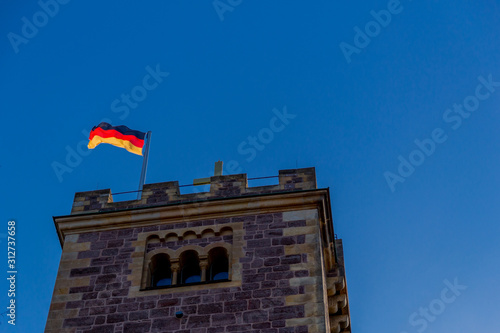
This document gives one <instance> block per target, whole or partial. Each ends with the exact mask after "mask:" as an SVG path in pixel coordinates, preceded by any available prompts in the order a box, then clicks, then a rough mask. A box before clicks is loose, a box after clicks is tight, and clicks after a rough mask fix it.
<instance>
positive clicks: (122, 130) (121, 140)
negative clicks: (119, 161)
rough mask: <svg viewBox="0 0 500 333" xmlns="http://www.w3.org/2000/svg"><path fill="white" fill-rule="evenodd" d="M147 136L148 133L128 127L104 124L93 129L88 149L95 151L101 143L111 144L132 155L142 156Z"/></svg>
mask: <svg viewBox="0 0 500 333" xmlns="http://www.w3.org/2000/svg"><path fill="white" fill-rule="evenodd" d="M145 135H146V133H143V132H139V131H134V130H131V129H130V128H128V127H127V126H111V125H110V124H108V123H104V122H103V123H100V124H99V125H97V126H94V127H93V128H92V131H91V132H90V136H89V140H90V141H89V144H88V148H89V149H94V148H95V147H97V146H98V145H99V144H101V143H109V144H110V145H113V146H117V147H120V148H125V149H127V150H128V151H129V152H131V153H134V154H137V155H142V147H143V146H144V137H145Z"/></svg>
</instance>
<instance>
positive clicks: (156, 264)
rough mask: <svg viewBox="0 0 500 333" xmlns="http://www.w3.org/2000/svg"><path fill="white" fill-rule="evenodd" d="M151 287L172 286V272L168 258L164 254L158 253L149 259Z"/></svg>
mask: <svg viewBox="0 0 500 333" xmlns="http://www.w3.org/2000/svg"><path fill="white" fill-rule="evenodd" d="M149 267H150V268H149V269H150V276H151V287H162V286H170V285H172V270H171V269H170V258H169V257H168V255H166V254H165V253H158V254H156V255H155V256H153V258H151V263H150V266H149Z"/></svg>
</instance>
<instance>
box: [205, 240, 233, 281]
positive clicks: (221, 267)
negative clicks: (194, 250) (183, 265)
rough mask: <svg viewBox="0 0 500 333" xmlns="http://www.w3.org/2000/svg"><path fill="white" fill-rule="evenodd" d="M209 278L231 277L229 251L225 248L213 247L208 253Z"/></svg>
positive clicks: (212, 279) (211, 279)
mask: <svg viewBox="0 0 500 333" xmlns="http://www.w3.org/2000/svg"><path fill="white" fill-rule="evenodd" d="M208 264H209V269H208V280H210V281H217V280H228V279H229V260H228V258H227V251H226V249H224V248H221V247H217V248H215V249H212V250H211V251H210V252H209V255H208Z"/></svg>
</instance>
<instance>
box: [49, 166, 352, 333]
mask: <svg viewBox="0 0 500 333" xmlns="http://www.w3.org/2000/svg"><path fill="white" fill-rule="evenodd" d="M277 178H279V184H277V185H271V186H260V187H248V185H247V176H246V174H238V175H227V176H222V175H218V176H214V177H211V178H210V179H209V181H210V192H206V193H194V194H182V195H181V194H180V191H179V184H178V182H177V181H172V182H165V183H156V184H148V185H145V186H144V189H143V194H142V199H141V200H131V201H122V202H113V199H112V196H111V192H110V190H109V189H107V190H98V191H89V192H78V193H76V194H75V199H74V202H73V208H72V210H71V214H70V215H66V216H57V217H54V222H55V225H56V229H57V233H58V235H59V239H60V241H61V245H62V248H63V251H62V255H61V262H60V266H59V272H58V275H57V280H56V283H55V288H54V294H53V297H52V303H51V306H50V311H49V315H48V320H47V325H46V328H45V332H57V333H60V332H73V333H80V332H81V333H93V332H102V333H107V332H109V333H118V332H120V333H121V332H124V333H134V332H182V333H188V332H191V333H218V332H262V333H282V332H283V333H284V332H286V333H288V332H290V333H292V332H293V333H299V332H300V333H305V332H309V333H313V332H317V333H319V332H321V333H324V332H350V325H349V306H348V298H347V288H346V280H345V273H344V262H343V252H342V241H341V240H340V239H335V237H334V232H333V224H332V215H331V210H330V197H329V191H328V189H317V186H316V175H315V169H314V168H305V169H294V170H280V171H279V176H277ZM207 181H208V180H207Z"/></svg>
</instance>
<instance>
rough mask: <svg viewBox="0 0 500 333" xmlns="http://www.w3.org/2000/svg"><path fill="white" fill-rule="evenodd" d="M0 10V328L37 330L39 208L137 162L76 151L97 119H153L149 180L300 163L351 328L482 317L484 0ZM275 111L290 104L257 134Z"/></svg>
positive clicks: (490, 253)
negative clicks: (332, 237) (11, 233)
mask: <svg viewBox="0 0 500 333" xmlns="http://www.w3.org/2000/svg"><path fill="white" fill-rule="evenodd" d="M47 4H50V5H47ZM0 5H1V6H2V10H1V11H0V32H1V34H0V35H1V36H3V37H2V38H1V42H0V57H1V61H0V70H1V73H2V75H1V77H0V91H1V97H2V98H1V99H0V108H1V110H2V119H3V124H4V126H3V142H4V145H3V151H4V154H3V155H2V158H1V160H0V170H1V171H2V172H1V175H2V176H1V178H2V188H3V194H2V197H1V202H2V209H1V212H0V214H1V217H0V242H1V244H2V245H0V247H2V248H5V246H6V239H5V238H4V236H5V233H6V230H7V222H8V221H9V220H15V221H16V227H17V234H16V241H17V242H16V246H17V253H16V254H17V258H16V259H17V268H18V277H17V286H16V287H17V290H16V302H17V304H18V307H17V311H18V312H17V315H18V317H17V321H16V326H15V328H14V327H12V326H11V325H8V324H7V321H6V318H5V317H3V318H2V317H0V323H1V324H0V331H2V332H4V331H5V332H10V331H13V332H14V331H18V332H42V331H43V328H44V326H45V321H46V317H47V312H48V309H49V304H50V299H51V296H52V292H53V287H54V282H55V278H56V273H57V269H58V263H59V258H60V254H61V248H60V245H59V241H58V238H57V235H56V232H55V229H54V225H53V222H52V216H57V215H65V214H69V212H70V209H71V204H72V200H73V196H74V193H75V192H77V191H87V190H94V189H96V188H99V189H103V188H111V190H112V192H114V193H117V192H122V191H131V190H135V189H136V188H137V185H138V181H139V174H140V168H141V162H142V161H141V158H140V157H138V156H136V155H133V154H130V153H128V152H127V151H125V150H124V149H118V148H115V147H112V146H109V145H100V146H99V147H98V148H96V149H94V150H93V151H91V152H89V151H88V150H86V148H85V145H86V143H87V135H86V134H82V132H83V133H86V132H88V131H89V130H90V129H91V128H92V127H93V126H95V125H97V124H98V123H99V122H100V121H101V120H102V119H108V120H109V121H110V122H111V123H112V124H113V125H126V126H128V127H130V128H132V129H135V130H140V131H152V133H153V137H152V143H151V151H150V160H149V168H148V175H147V180H146V181H147V182H148V183H154V182H162V181H170V180H179V182H180V184H189V183H191V182H192V180H193V179H194V178H201V177H207V176H208V175H209V174H210V172H212V170H213V163H214V162H215V161H217V160H223V161H225V162H226V166H227V165H228V162H229V161H234V162H232V163H233V165H235V166H236V167H234V168H233V169H234V170H239V171H241V172H245V173H247V174H248V176H249V177H261V176H273V175H277V174H278V170H279V169H288V168H295V167H296V166H298V167H310V166H314V167H316V172H317V178H318V186H319V187H321V188H326V187H329V188H330V190H331V195H332V206H333V207H332V209H333V215H334V228H335V232H336V233H337V234H338V236H339V238H342V239H343V241H344V250H345V259H346V270H347V280H348V287H349V299H350V309H351V318H352V330H353V332H355V333H363V332H377V331H381V327H383V331H384V332H394V333H402V332H407V333H410V332H411V333H413V332H424V331H425V332H454V331H456V332H466V331H474V332H493V331H496V330H498V316H497V313H498V310H499V308H498V305H496V304H497V303H498V302H497V298H498V297H497V296H498V295H499V294H500V287H499V285H498V283H497V282H498V278H499V276H500V274H499V273H500V268H499V265H498V258H499V257H500V246H499V245H498V240H497V238H498V235H499V232H500V226H499V225H500V224H499V223H498V222H499V216H500V205H499V204H498V202H499V199H500V176H499V173H498V170H499V166H500V154H498V152H499V149H500V140H499V134H498V133H499V131H498V128H499V126H500V86H499V85H500V83H498V82H500V67H499V63H500V60H499V59H500V58H499V57H498V55H499V54H500V52H499V51H500V43H499V42H500V37H499V34H498V31H499V29H500V21H499V19H498V18H499V17H500V16H499V14H500V12H499V7H498V5H497V3H496V2H495V1H493V0H484V1H476V2H473V1H461V0H458V1H453V2H451V1H424V0H414V1H411V0H401V1H400V2H398V1H395V0H391V1H386V0H383V1H378V0H377V1H358V2H353V3H346V2H342V3H340V4H339V3H338V2H332V1H315V2H312V3H311V2H304V1H272V2H270V1H267V2H264V1H245V0H243V1H239V0H220V1H218V2H215V5H214V2H212V1H149V2H148V3H147V4H145V3H140V2H133V1H106V2H97V1H86V2H82V1H67V0H66V2H65V1H62V0H61V3H57V7H56V6H55V5H54V2H53V1H50V0H47V1H46V2H44V0H42V1H41V2H40V3H39V2H37V1H23V2H22V3H20V2H15V1H8V0H1V1H0ZM43 7H45V10H46V12H48V13H49V14H44V12H43V10H44V9H43ZM377 19H378V21H377ZM35 23H36V25H35ZM360 31H361V32H360ZM346 45H348V46H346ZM346 50H347V51H346ZM151 71H153V72H156V73H161V74H157V80H156V81H155V80H152V79H151V78H149V79H148V78H146V77H147V75H151V74H150V72H151ZM167 73H168V74H167ZM144 80H146V85H148V87H149V88H150V90H147V89H145V88H144V87H145V83H144V82H145V81H144ZM155 83H156V84H155ZM152 86H154V88H153V87H152ZM144 92H145V93H144ZM126 95H128V96H132V97H130V98H131V100H130V102H128V103H129V104H127V102H126V101H125V100H124V99H123V98H125V99H126V98H127V97H126ZM123 96H125V97H123ZM134 96H135V97H134ZM134 98H135V100H134ZM455 104H456V106H454V105H455ZM460 108H461V109H460ZM276 113H280V114H283V113H287V114H288V118H286V121H285V122H283V123H282V124H283V126H282V127H280V130H276V131H271V132H270V131H269V130H266V128H267V129H270V128H271V127H270V126H271V124H270V122H271V120H272V119H273V117H275V116H276ZM281 128H282V129H281ZM270 133H272V135H271V134H270ZM266 135H267V136H266ZM249 137H250V138H249ZM251 137H256V138H257V139H256V140H258V141H257V145H258V147H259V149H260V150H258V149H257V148H253V149H254V150H255V156H253V154H252V153H250V152H249V149H250V148H251V147H252V143H251V140H252V139H251ZM416 142H419V143H418V144H417V143H416ZM422 147H423V148H422ZM398 169H399V170H398ZM251 185H259V184H257V183H255V184H252V183H251ZM189 190H190V189H189V188H186V189H185V191H189ZM191 190H192V189H191ZM115 199H117V200H121V199H125V197H124V196H121V197H120V196H116V197H115ZM2 251H4V252H3V253H4V254H2V256H3V257H4V259H3V261H4V262H6V256H7V254H6V251H5V249H4V250H2ZM2 265H3V264H2ZM2 267H4V268H2V269H3V270H4V271H5V273H1V274H2V275H4V274H5V275H7V273H6V270H7V269H6V267H5V266H4V265H3V266H2ZM450 284H451V285H455V287H453V288H455V289H453V288H452V289H453V290H454V292H455V293H453V291H452V290H451V289H450V287H449V285H450ZM457 285H458V286H459V287H457ZM445 288H448V289H446V290H445ZM457 288H458V289H457ZM7 290H8V285H7V283H6V282H5V280H4V282H2V283H0V304H4V305H5V306H6V304H8V303H7V302H8V301H9V299H8V297H7V296H6V293H7ZM443 295H444V296H443ZM443 297H444V298H443ZM4 305H1V307H0V309H4ZM426 308H430V310H426ZM425 311H428V312H427V314H425V313H426V312H425ZM429 311H430V312H429Z"/></svg>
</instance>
